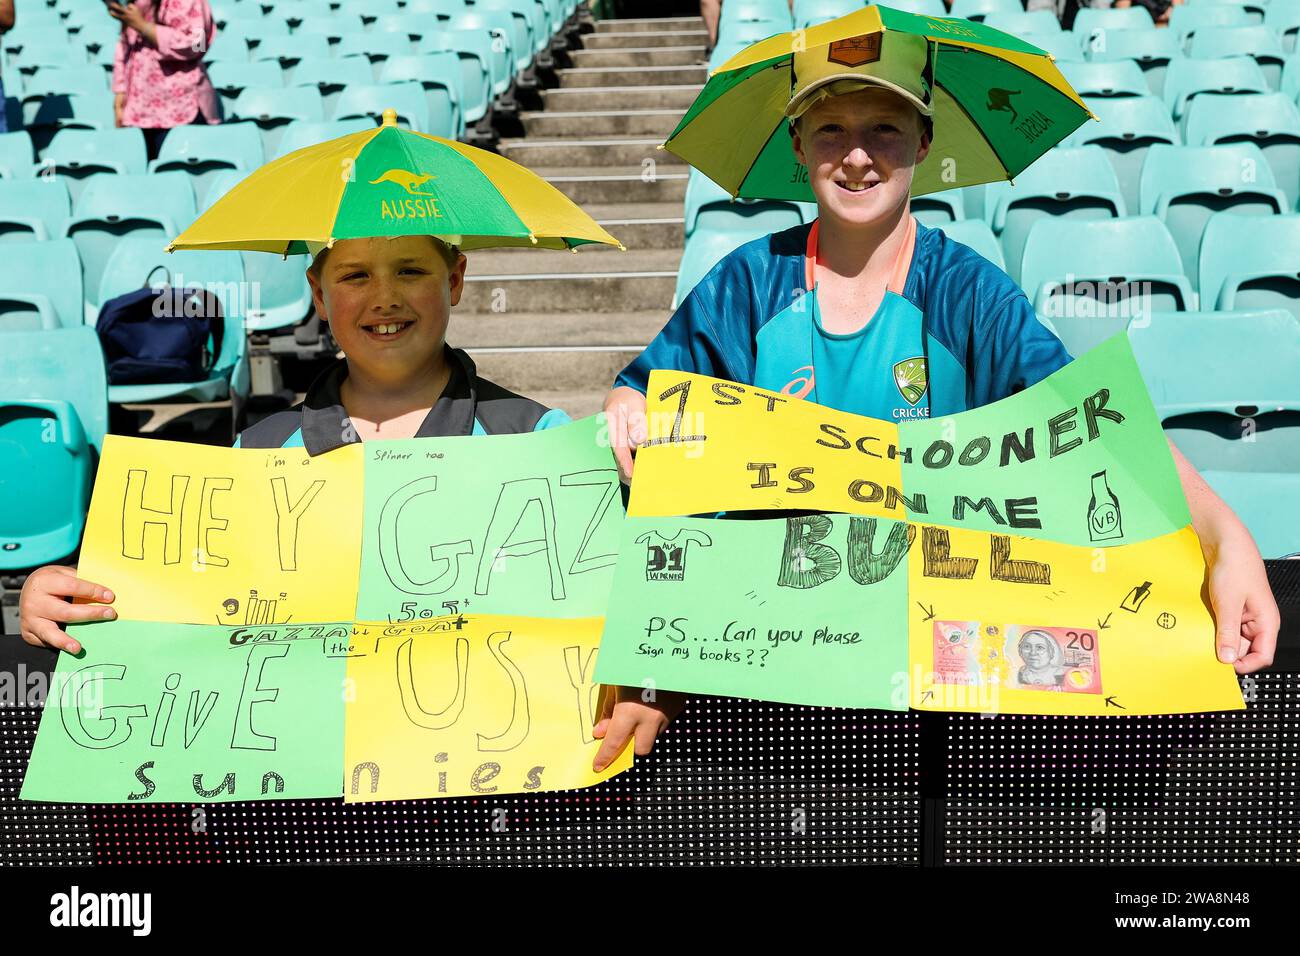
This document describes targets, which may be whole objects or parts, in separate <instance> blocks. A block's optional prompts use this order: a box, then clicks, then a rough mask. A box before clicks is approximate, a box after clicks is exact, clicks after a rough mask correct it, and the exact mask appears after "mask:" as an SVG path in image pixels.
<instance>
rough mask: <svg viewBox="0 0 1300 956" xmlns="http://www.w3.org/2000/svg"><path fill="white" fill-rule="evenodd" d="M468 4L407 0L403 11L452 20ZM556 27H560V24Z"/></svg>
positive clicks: (460, 0) (455, 0)
mask: <svg viewBox="0 0 1300 956" xmlns="http://www.w3.org/2000/svg"><path fill="white" fill-rule="evenodd" d="M468 6H469V4H468V3H466V0H406V6H404V7H403V8H402V11H403V12H404V13H408V14H409V13H423V14H433V15H434V16H436V17H437V18H438V19H439V20H450V19H451V18H452V17H454V16H455V15H456V14H458V13H462V12H464V10H465V8H466V7H468ZM546 6H547V7H548V13H549V10H550V8H551V6H552V5H551V4H547V5H546ZM556 29H558V26H557V27H556Z"/></svg>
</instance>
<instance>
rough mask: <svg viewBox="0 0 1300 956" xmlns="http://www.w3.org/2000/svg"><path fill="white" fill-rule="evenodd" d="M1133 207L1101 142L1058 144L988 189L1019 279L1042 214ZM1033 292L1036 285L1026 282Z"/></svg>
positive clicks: (1081, 214)
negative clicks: (1008, 179) (1027, 246)
mask: <svg viewBox="0 0 1300 956" xmlns="http://www.w3.org/2000/svg"><path fill="white" fill-rule="evenodd" d="M1127 212H1128V208H1127V206H1126V204H1125V202H1124V196H1123V194H1122V193H1121V191H1120V186H1119V180H1118V179H1117V178H1116V177H1115V170H1114V169H1113V168H1112V167H1111V165H1110V162H1109V161H1108V160H1107V158H1106V153H1105V152H1104V151H1103V150H1102V149H1101V147H1100V146H1078V147H1057V148H1055V149H1051V150H1048V151H1047V152H1046V153H1045V154H1043V156H1042V157H1041V158H1040V159H1039V160H1038V162H1036V163H1034V164H1033V165H1032V166H1030V167H1029V168H1028V169H1026V170H1025V171H1024V172H1023V173H1021V174H1020V175H1019V176H1018V177H1017V178H1016V182H1015V184H1014V185H1012V184H1011V183H1009V182H1000V183H989V184H988V185H987V186H986V187H985V190H984V217H985V221H986V222H987V223H988V224H989V227H990V228H991V229H992V230H993V234H994V235H995V236H997V237H998V239H999V241H1000V242H1001V243H1002V251H1003V254H1004V255H1005V256H1006V261H1007V263H1008V265H1010V266H1011V269H1010V270H1008V271H1009V274H1010V276H1011V278H1013V279H1015V280H1016V281H1020V265H1019V264H1020V262H1021V260H1022V258H1023V257H1024V255H1025V254H1026V249H1025V244H1026V242H1027V241H1028V237H1029V234H1030V230H1031V229H1032V228H1033V226H1034V224H1035V223H1036V222H1037V221H1038V220H1040V219H1043V218H1057V219H1069V220H1072V221H1073V220H1085V219H1111V218H1115V217H1118V216H1124V215H1126V214H1127ZM1025 291H1026V292H1028V293H1029V295H1030V296H1031V297H1032V295H1033V293H1034V291H1035V290H1034V289H1033V288H1032V287H1030V286H1025Z"/></svg>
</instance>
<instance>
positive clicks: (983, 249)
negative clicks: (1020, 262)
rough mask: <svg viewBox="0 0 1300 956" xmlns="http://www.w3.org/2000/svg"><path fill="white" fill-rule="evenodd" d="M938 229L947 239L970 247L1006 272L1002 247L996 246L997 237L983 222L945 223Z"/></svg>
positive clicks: (979, 220) (965, 220)
mask: <svg viewBox="0 0 1300 956" xmlns="http://www.w3.org/2000/svg"><path fill="white" fill-rule="evenodd" d="M939 228H940V229H941V230H943V233H944V235H946V236H947V237H948V238H949V239H954V240H956V241H957V242H960V243H961V244H962V245H964V246H970V247H971V248H972V249H974V250H975V251H976V252H978V253H979V254H980V255H982V256H983V257H984V258H985V259H987V260H988V261H989V262H991V263H993V264H994V265H995V266H997V267H998V268H999V269H1001V270H1002V271H1003V272H1005V271H1006V269H1007V265H1006V260H1005V259H1004V258H1003V256H1002V247H1001V246H1000V245H998V237H997V236H995V235H993V230H992V229H990V228H989V227H988V224H987V223H986V222H984V220H982V219H963V220H961V221H960V222H946V223H943V224H942V225H941V226H939Z"/></svg>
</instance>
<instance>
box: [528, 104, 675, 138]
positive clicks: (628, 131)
mask: <svg viewBox="0 0 1300 956" xmlns="http://www.w3.org/2000/svg"><path fill="white" fill-rule="evenodd" d="M684 112H685V111H684V110H671V109H667V110H610V111H607V112H595V111H590V110H586V111H577V112H571V113H569V112H559V111H555V110H546V111H544V112H542V111H538V112H523V113H520V114H519V118H520V119H521V120H522V121H523V124H524V132H525V134H526V135H528V136H549V137H553V138H557V139H558V138H562V137H565V136H573V137H579V136H663V137H665V138H666V137H667V136H668V135H669V134H670V133H672V131H673V130H675V129H676V128H677V124H678V123H680V122H681V119H682V114H683V113H684Z"/></svg>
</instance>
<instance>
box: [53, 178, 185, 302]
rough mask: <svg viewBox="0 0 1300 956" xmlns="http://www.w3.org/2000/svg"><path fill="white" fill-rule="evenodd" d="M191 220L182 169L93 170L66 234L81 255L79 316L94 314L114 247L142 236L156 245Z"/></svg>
mask: <svg viewBox="0 0 1300 956" xmlns="http://www.w3.org/2000/svg"><path fill="white" fill-rule="evenodd" d="M193 220H194V187H193V186H192V185H191V184H190V177H188V176H186V175H185V174H184V173H175V172H172V173H154V174H153V175H146V176H113V175H106V176H94V177H92V178H91V179H90V180H88V181H87V183H86V188H85V190H84V191H83V192H82V193H81V196H80V197H78V199H77V201H76V203H75V204H74V205H73V207H72V218H71V219H70V220H68V227H67V231H66V234H67V236H68V238H70V239H71V240H72V241H73V242H74V243H75V244H76V246H77V252H78V253H80V255H81V274H82V278H83V281H84V283H85V290H86V291H85V309H84V313H85V321H86V322H90V323H93V322H94V321H95V320H96V319H97V318H98V316H99V300H98V299H97V298H96V296H97V295H98V293H99V286H100V280H101V279H102V277H103V275H104V269H105V267H106V265H107V263H108V260H109V257H110V255H111V254H112V252H113V250H114V248H115V247H116V246H118V245H120V244H122V243H123V242H124V241H125V240H126V238H128V237H145V238H147V239H148V241H150V242H152V243H153V244H154V245H155V246H156V247H157V248H158V249H162V247H163V246H164V245H166V242H167V240H168V239H169V238H170V237H172V236H175V235H176V234H177V233H179V232H180V231H181V228H182V227H183V226H185V225H188V224H189V223H190V222H192V221H193Z"/></svg>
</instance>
